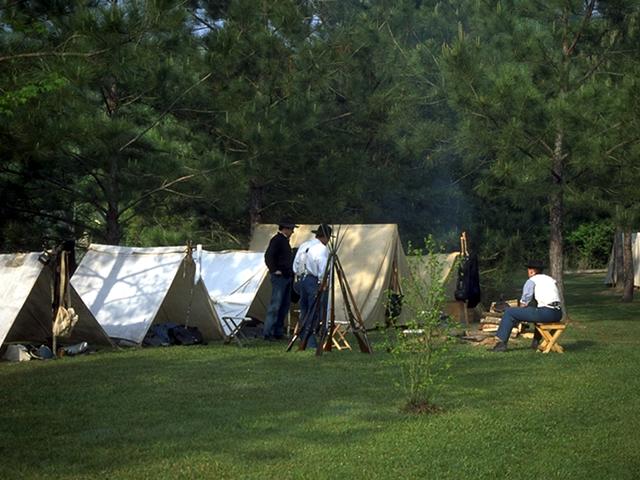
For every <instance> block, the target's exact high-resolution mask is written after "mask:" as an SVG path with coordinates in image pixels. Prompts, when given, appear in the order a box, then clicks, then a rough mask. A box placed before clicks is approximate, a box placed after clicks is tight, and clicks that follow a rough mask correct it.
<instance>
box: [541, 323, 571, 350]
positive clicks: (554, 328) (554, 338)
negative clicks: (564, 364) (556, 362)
mask: <svg viewBox="0 0 640 480" xmlns="http://www.w3.org/2000/svg"><path fill="white" fill-rule="evenodd" d="M535 326H536V330H537V331H538V332H540V335H542V341H541V342H540V345H539V346H538V351H540V352H542V353H549V352H550V351H552V350H553V351H554V352H558V353H564V348H562V345H560V344H559V343H558V339H559V338H560V335H562V332H564V329H565V328H567V325H566V324H565V323H536V324H535Z"/></svg>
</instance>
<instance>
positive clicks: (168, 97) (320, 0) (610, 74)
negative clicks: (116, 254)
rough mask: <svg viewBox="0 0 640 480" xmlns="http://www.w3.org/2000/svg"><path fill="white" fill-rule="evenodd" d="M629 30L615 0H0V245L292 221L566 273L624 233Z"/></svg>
mask: <svg viewBox="0 0 640 480" xmlns="http://www.w3.org/2000/svg"><path fill="white" fill-rule="evenodd" d="M639 29H640V6H639V5H638V3H637V2H636V1H631V0H613V1H595V0H587V1H575V0H562V1H560V0H549V1H545V2H538V1H533V0H531V1H517V0H511V1H492V0H485V1H481V0H459V1H457V0H452V1H447V2H440V1H427V0H392V1H391V0H390V1H386V0H378V1H374V0H341V1H327V0H269V1H266V0H211V1H188V0H187V1H182V2H175V1H135V0H126V1H120V2H118V1H62V0H60V1H12V0H5V1H4V2H2V4H1V6H0V38H1V40H0V218H1V223H0V249H1V250H2V251H8V252H12V251H16V250H39V249H42V248H45V247H50V246H52V245H55V244H57V243H59V242H60V241H62V240H65V239H69V238H73V239H76V240H82V241H83V242H85V243H88V242H101V243H109V244H124V245H142V246H146V245H175V244H184V243H185V242H187V241H193V242H194V243H202V244H203V245H204V246H205V248H207V249H211V250H218V249H227V248H246V246H247V244H248V238H249V236H250V232H251V228H252V226H253V225H255V224H256V223H257V222H267V223H277V222H278V220H279V219H280V218H281V217H282V216H284V215H287V216H290V217H292V218H294V219H295V220H296V221H297V222H299V223H319V222H321V221H322V222H330V223H379V222H384V223H397V224H398V225H399V228H400V234H401V238H402V239H403V242H405V245H406V243H408V242H412V243H413V244H420V243H421V242H422V240H423V239H424V238H425V237H426V236H427V235H429V234H431V235H433V236H434V238H435V239H437V240H438V242H439V243H440V244H442V245H444V246H445V248H446V249H448V250H454V249H457V248H458V238H459V235H460V233H461V232H462V231H463V230H466V231H467V232H469V236H470V239H471V246H472V250H473V251H475V252H477V253H478V254H479V255H480V261H481V266H482V269H483V270H484V271H486V272H493V273H494V275H496V276H498V277H499V276H500V272H505V271H507V270H508V269H510V268H512V267H513V266H515V265H518V266H521V263H522V261H523V260H524V259H526V258H530V257H534V256H537V257H540V258H547V259H549V261H550V267H551V273H552V274H553V275H554V276H555V277H556V278H558V279H559V280H560V282H561V283H562V270H563V268H567V267H572V268H576V267H577V268H594V267H603V266H604V265H605V264H606V261H607V258H608V255H609V252H610V249H611V242H612V240H613V233H614V232H615V231H616V230H618V231H625V232H631V231H636V230H637V229H638V227H639V226H640V222H639V217H640V215H639V210H640V189H638V188H637V186H638V185H639V184H640V161H639V153H640V145H639V140H640V122H639V120H640V117H639V116H640V30H639ZM627 237H629V238H630V236H627ZM628 248H629V249H630V245H629V247H628Z"/></svg>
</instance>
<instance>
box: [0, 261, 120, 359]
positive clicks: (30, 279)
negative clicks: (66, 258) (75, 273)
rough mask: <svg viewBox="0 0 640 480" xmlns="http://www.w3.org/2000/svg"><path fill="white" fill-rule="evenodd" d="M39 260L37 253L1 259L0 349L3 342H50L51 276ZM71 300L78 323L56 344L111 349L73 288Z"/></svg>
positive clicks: (49, 271) (100, 329) (107, 340)
mask: <svg viewBox="0 0 640 480" xmlns="http://www.w3.org/2000/svg"><path fill="white" fill-rule="evenodd" d="M39 256H40V253H38V252H32V253H21V254H3V255H0V298H2V299H3V301H2V303H1V304H0V345H1V344H3V343H4V342H5V341H6V342H28V343H46V342H48V341H50V339H51V336H52V320H53V319H52V317H53V314H52V310H51V288H52V285H53V281H54V279H53V272H52V270H51V268H49V267H48V266H45V265H43V264H42V263H41V262H40V261H39V260H38V258H39ZM70 297H71V307H73V308H74V310H75V312H76V314H77V315H78V322H77V323H76V325H75V327H74V328H73V331H72V332H71V335H70V336H69V337H58V344H60V345H69V344H74V343H79V342H83V341H86V342H88V343H89V344H91V345H98V346H113V343H112V342H111V340H110V339H109V337H108V336H107V334H106V333H105V331H104V330H103V329H102V327H101V326H100V325H99V324H98V322H97V321H96V319H95V317H94V316H93V315H92V314H91V312H90V311H89V309H88V308H87V306H86V305H85V304H84V302H82V299H81V298H80V297H79V295H78V294H77V292H76V291H75V289H74V288H73V287H71V288H70Z"/></svg>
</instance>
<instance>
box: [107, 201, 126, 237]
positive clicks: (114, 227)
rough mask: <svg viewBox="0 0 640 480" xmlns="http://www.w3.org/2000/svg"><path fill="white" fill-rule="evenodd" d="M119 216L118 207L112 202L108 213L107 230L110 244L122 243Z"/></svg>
mask: <svg viewBox="0 0 640 480" xmlns="http://www.w3.org/2000/svg"><path fill="white" fill-rule="evenodd" d="M119 217H120V215H119V214H118V210H117V207H116V206H114V205H112V204H111V203H110V204H109V207H108V209H107V215H106V222H107V231H106V237H105V240H106V241H107V244H108V245H120V240H122V229H121V228H120V221H119Z"/></svg>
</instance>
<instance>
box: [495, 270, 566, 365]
mask: <svg viewBox="0 0 640 480" xmlns="http://www.w3.org/2000/svg"><path fill="white" fill-rule="evenodd" d="M525 266H526V267H527V275H528V276H529V279H528V280H527V281H526V282H525V284H524V286H523V287H522V297H521V298H520V306H519V307H514V308H507V309H506V310H505V312H504V315H503V316H502V320H500V326H499V327H498V332H497V333H496V337H497V338H498V343H497V344H496V346H495V347H493V351H494V352H504V351H506V350H507V342H508V341H509V335H510V334H511V329H512V328H514V327H515V326H516V325H518V323H520V322H530V323H554V322H559V321H560V320H562V308H561V305H560V292H559V291H558V286H557V284H556V281H555V280H554V279H553V278H551V277H550V276H549V275H545V274H543V273H542V271H543V270H544V264H543V263H542V262H541V261H539V260H532V261H529V262H527V264H526V265H525ZM539 342H540V337H539V334H538V332H537V331H536V333H535V336H534V338H533V342H532V343H531V348H533V349H537V348H538V344H539Z"/></svg>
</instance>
